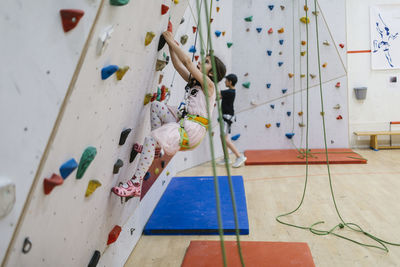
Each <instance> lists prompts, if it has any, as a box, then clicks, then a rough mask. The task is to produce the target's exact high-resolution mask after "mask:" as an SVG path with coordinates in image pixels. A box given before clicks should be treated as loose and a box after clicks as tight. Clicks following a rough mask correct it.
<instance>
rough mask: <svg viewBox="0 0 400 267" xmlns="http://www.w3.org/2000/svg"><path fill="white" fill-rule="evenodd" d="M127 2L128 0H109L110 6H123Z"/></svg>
mask: <svg viewBox="0 0 400 267" xmlns="http://www.w3.org/2000/svg"><path fill="white" fill-rule="evenodd" d="M128 3H129V0H110V4H111V5H112V6H124V5H126V4H128Z"/></svg>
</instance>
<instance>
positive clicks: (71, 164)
mask: <svg viewBox="0 0 400 267" xmlns="http://www.w3.org/2000/svg"><path fill="white" fill-rule="evenodd" d="M77 167H78V163H77V162H76V160H75V159H70V160H68V161H66V162H65V163H64V164H63V165H61V167H60V174H61V177H62V178H63V179H64V180H65V179H67V177H68V176H69V175H70V174H71V172H73V171H74V170H75V169H76V168H77Z"/></svg>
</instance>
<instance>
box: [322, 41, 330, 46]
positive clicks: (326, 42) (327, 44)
mask: <svg viewBox="0 0 400 267" xmlns="http://www.w3.org/2000/svg"><path fill="white" fill-rule="evenodd" d="M322 44H323V45H326V46H330V45H331V44H330V43H329V41H328V40H325V41H324V42H323V43H322Z"/></svg>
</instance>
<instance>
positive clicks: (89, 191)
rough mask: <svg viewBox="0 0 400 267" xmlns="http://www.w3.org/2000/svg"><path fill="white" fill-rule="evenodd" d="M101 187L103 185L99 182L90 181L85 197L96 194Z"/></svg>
mask: <svg viewBox="0 0 400 267" xmlns="http://www.w3.org/2000/svg"><path fill="white" fill-rule="evenodd" d="M100 186H101V183H100V182H99V181H97V180H90V181H89V184H88V187H87V189H86V193H85V197H89V196H90V195H91V194H93V193H94V191H96V189H97V188H98V187H100Z"/></svg>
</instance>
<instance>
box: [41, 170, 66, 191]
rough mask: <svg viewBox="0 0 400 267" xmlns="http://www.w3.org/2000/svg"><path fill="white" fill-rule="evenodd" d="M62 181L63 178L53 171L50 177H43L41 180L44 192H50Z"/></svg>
mask: <svg viewBox="0 0 400 267" xmlns="http://www.w3.org/2000/svg"><path fill="white" fill-rule="evenodd" d="M63 182H64V179H63V178H62V177H61V176H60V175H58V174H55V173H53V175H52V176H51V177H50V179H48V178H45V179H44V181H43V189H44V193H45V194H46V195H48V194H50V193H51V191H52V190H53V188H54V187H56V186H58V185H62V183H63Z"/></svg>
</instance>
